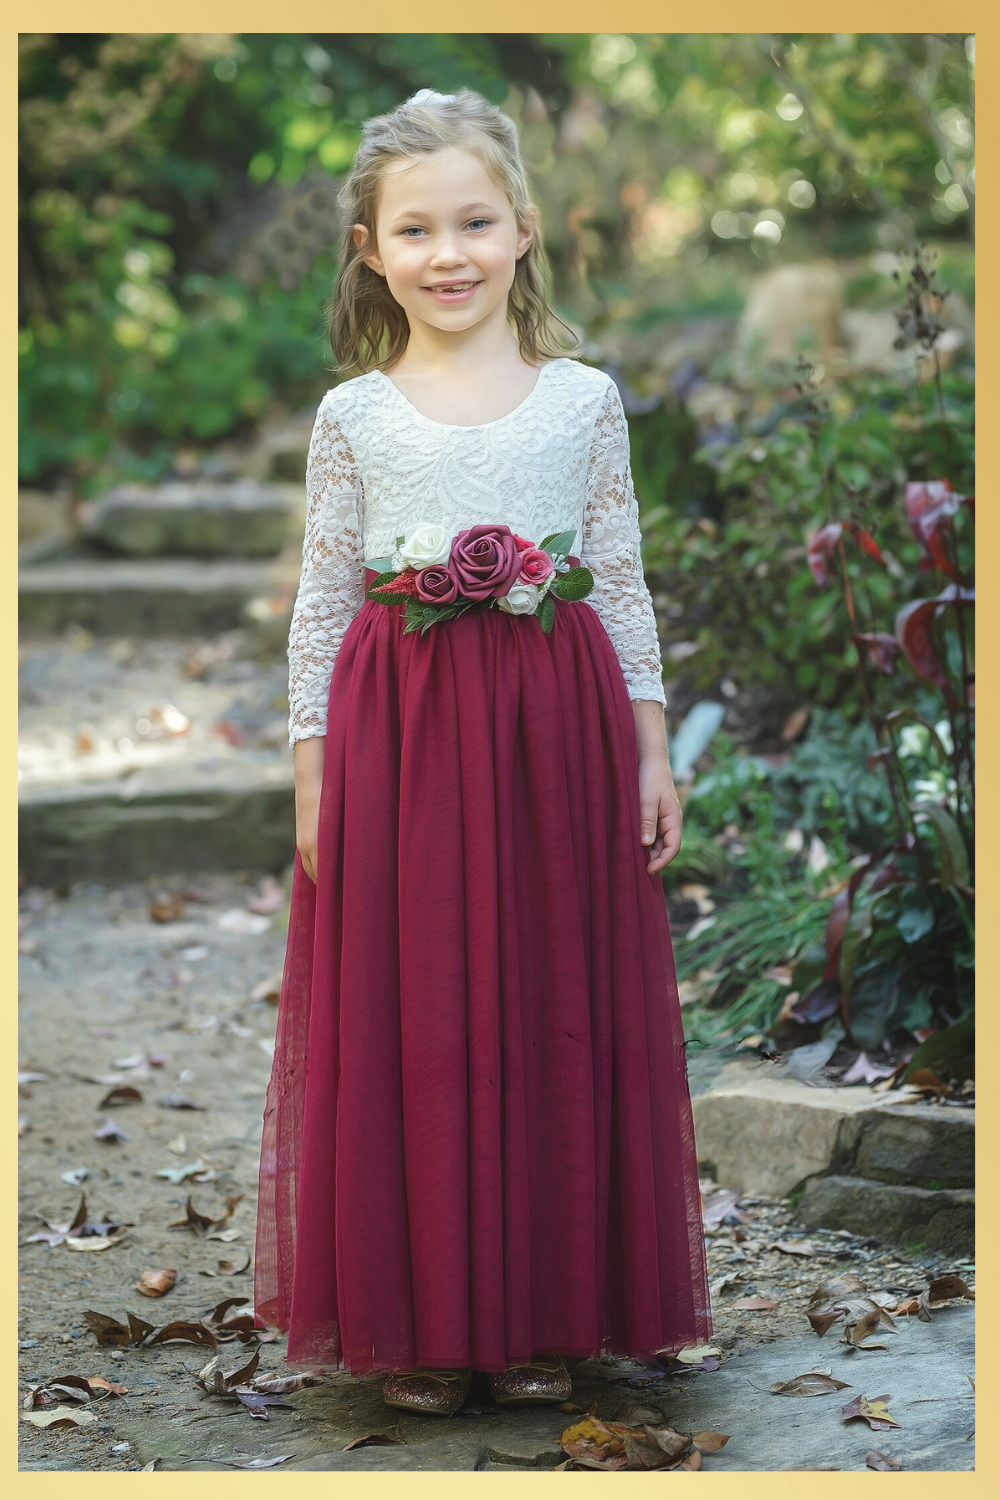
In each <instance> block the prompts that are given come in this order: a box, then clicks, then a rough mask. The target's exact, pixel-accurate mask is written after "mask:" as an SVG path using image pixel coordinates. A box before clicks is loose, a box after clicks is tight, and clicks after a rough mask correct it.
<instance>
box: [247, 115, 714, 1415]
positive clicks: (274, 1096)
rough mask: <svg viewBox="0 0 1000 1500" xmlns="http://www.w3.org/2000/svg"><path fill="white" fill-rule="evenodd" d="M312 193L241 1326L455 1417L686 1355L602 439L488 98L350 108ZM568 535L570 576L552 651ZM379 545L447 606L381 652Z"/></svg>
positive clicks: (663, 804)
mask: <svg viewBox="0 0 1000 1500" xmlns="http://www.w3.org/2000/svg"><path fill="white" fill-rule="evenodd" d="M341 204H342V207H343V208H344V210H345V213H346V220H347V224H348V228H347V231H346V234H345V241H344V248H343V256H342V261H341V266H340V271H339V274H338V278H337V284H336V288H335V291H334V294H333V298H332V303H331V308H332V317H331V341H332V345H333V349H334V353H335V355H336V357H337V360H338V366H339V368H340V370H341V371H350V372H358V371H360V372H362V373H360V374H359V373H355V374H354V376H353V378H350V379H347V380H345V381H343V382H341V383H340V384H339V385H337V386H336V387H335V388H334V389H333V390H331V391H330V392H328V394H327V395H326V397H325V398H324V399H323V401H322V403H321V404H320V408H319V413H318V416H317V418H316V425H315V428H314V431H313V436H312V443H311V448H310V454H309V463H308V474H307V485H308V496H309V504H308V520H307V524H306V535H305V547H304V561H303V568H302V579H301V584H300V588H299V593H298V598H297V602H296V606H295V612H294V616H293V621H292V628H291V637H290V645H289V662H290V669H291V671H290V690H289V698H290V704H291V739H292V742H293V744H294V756H295V798H296V824H297V845H298V852H297V856H296V863H295V874H294V882H293V890H292V907H291V920H290V925H289V934H288V949H287V954H286V960H285V970H284V979H283V985H282V994H281V1005H280V1012H279V1021H278V1035H277V1042H276V1048H275V1055H274V1067H273V1072H272V1076H271V1082H270V1087H269V1090H268V1096H267V1105H266V1113H265V1125H264V1140H263V1148H262V1152H261V1182H260V1187H261V1191H260V1208H259V1218H258V1231H257V1260H256V1294H257V1295H256V1307H257V1312H258V1315H259V1316H260V1317H261V1318H262V1319H264V1320H266V1321H267V1322H271V1323H276V1324H278V1325H279V1326H281V1327H283V1328H287V1329H288V1359H289V1361H290V1362H292V1363H293V1364H305V1363H308V1364H313V1365H315V1364H319V1365H324V1364H325V1365H333V1366H335V1367H337V1368H346V1369H348V1370H350V1371H351V1372H352V1373H353V1374H355V1375H363V1374H373V1375H374V1374H379V1375H383V1376H385V1377H386V1379H385V1384H384V1388H383V1394H384V1398H385V1399H386V1401H388V1402H390V1403H391V1404H392V1405H395V1406H403V1407H409V1408H413V1409H416V1410H422V1411H426V1412H436V1413H440V1414H444V1415H448V1414H451V1413H453V1412H454V1411H455V1410H456V1409H457V1408H458V1406H459V1405H461V1403H462V1401H463V1399H464V1397H465V1395H466V1392H467V1390H468V1385H469V1379H470V1376H471V1372H472V1371H473V1370H480V1371H483V1372H487V1373H489V1375H490V1381H491V1387H492V1393H493V1397H494V1399H495V1400H496V1401H497V1402H510V1403H513V1402H521V1401H533V1400H549V1401H564V1400H565V1399H566V1398H567V1397H568V1395H569V1394H570V1388H571V1387H570V1377H569V1375H568V1373H567V1367H566V1365H565V1363H564V1360H566V1359H569V1360H571V1361H574V1360H578V1359H581V1358H587V1357H589V1356H597V1355H601V1354H616V1355H621V1356H636V1357H645V1358H649V1357H650V1356H651V1355H653V1354H654V1353H657V1352H661V1351H676V1350H678V1349H680V1348H683V1347H684V1346H685V1345H690V1344H692V1343H696V1342H698V1341H700V1340H702V1339H704V1338H705V1337H706V1336H707V1335H708V1334H709V1332H710V1331H711V1322H710V1314H709V1300H708V1292H707V1287H706V1279H705V1266H704V1257H703V1248H702V1234H701V1213H700V1200H699V1192H698V1180H697V1167H696V1160H695V1148H694V1139H693V1132H692V1126H691V1110H690V1101H689V1095H688V1087H687V1079H686V1074H685V1065H684V1051H683V1032H682V1028H681V1020H680V1010H679V1004H678V997H677V987H676V983H675V978H674V968H673V958H672V953H671V946H670V935H669V930H668V924H667V913H666V905H665V901H664V895H663V888H662V884H661V880H660V872H661V870H662V869H663V867H664V866H665V865H666V864H667V863H668V862H669V861H670V860H671V859H672V858H673V857H674V855H675V854H676V852H677V850H678V848H679V845H680V836H681V815H680V809H679V805H678V802H677V797H676V794H675V791H674V787H673V781H672V778H671V774H670V768H669V762H668V757H667V745H666V734H665V727H664V715H663V705H664V701H665V699H664V693H663V687H662V680H661V664H660V653H659V648H658V645H657V637H656V626H655V620H654V615H653V610H652V603H651V599H650V595H649V591H648V589H647V588H646V585H645V582H644V579H643V574H642V564H641V560H640V550H639V549H640V533H639V527H638V510H637V506H636V501H635V496H634V493H633V488H632V479H631V473H630V468H629V448H628V433H627V428H626V425H625V418H624V413H623V410H622V404H621V400H620V397H619V395H618V390H617V387H616V386H615V385H614V383H613V382H612V381H611V379H610V378H609V377H608V376H607V375H605V374H604V373H603V372H602V371H600V370H596V369H592V368H589V367H588V366H586V365H583V364H580V363H579V362H578V361H577V360H575V359H573V358H569V357H568V356H566V355H565V354H564V353H563V352H562V351H563V350H564V349H565V348H566V347H567V344H566V342H565V332H568V330H567V329H566V325H565V324H560V322H559V320H558V319H557V318H556V317H555V315H554V313H553V312H552V309H551V307H550V305H549V303H548V300H547V297H546V292H545V285H546V276H545V272H546V268H545V262H544V258H543V252H542V247H541V242H540V239H539V233H538V228H537V222H536V220H537V211H536V209H535V207H534V205H533V204H532V203H531V202H530V199H529V195H528V188H527V183H526V179H525V174H524V169H523V166H522V163H521V159H520V154H519V149H518V141H517V133H516V129H515V127H514V125H513V123H512V121H511V120H510V119H509V118H507V117H506V116H505V115H504V114H502V113H501V112H500V111H499V110H498V109H496V108H495V107H494V106H492V105H490V104H489V103H487V101H486V100H485V99H483V98H482V97H481V96H480V95H478V94H476V93H474V92H472V91H471V90H469V89H461V90H460V91H459V92H458V93H457V94H447V95H443V94H436V93H433V92H432V91H431V90H426V89H422V90H420V92H419V93H417V94H415V95H414V96H413V97H412V98H411V99H409V100H407V101H406V103H405V104H403V105H401V106H400V107H399V108H398V109H395V110H393V111H392V112H391V113H390V114H386V115H381V116H378V117H377V118H374V119H371V120H369V121H368V122H367V124H366V125H365V127H364V131H363V133H362V140H361V145H360V148H359V150H358V154H357V157H356V160H355V162H354V165H353V167H352V169H351V172H350V174H349V176H348V178H347V181H346V183H345V185H344V187H343V190H342V194H341ZM560 329H561V330H563V331H564V335H563V340H562V341H561V340H560ZM563 533H571V534H572V536H573V538H574V540H573V542H572V544H570V545H568V546H566V547H565V549H564V550H565V551H566V552H567V553H573V554H574V555H573V556H572V557H571V558H569V559H568V560H569V562H570V563H571V564H575V563H577V562H579V563H580V564H581V565H582V566H583V567H584V568H588V569H589V570H590V572H591V574H592V575H593V589H592V592H591V593H590V594H589V595H588V596H587V597H583V598H579V597H578V598H576V599H567V598H563V597H556V598H554V599H550V600H549V622H548V623H549V628H547V629H546V628H543V623H542V622H543V619H544V618H545V616H544V613H536V609H539V608H540V605H539V600H540V599H541V595H542V587H541V584H544V583H545V578H544V576H543V575H544V574H545V573H546V570H548V572H550V573H551V571H552V567H553V564H552V563H551V562H550V561H549V559H548V556H547V555H546V556H543V557H541V558H539V556H538V549H539V544H540V543H542V542H543V541H545V540H549V541H550V542H551V539H552V537H553V536H555V535H556V534H563ZM400 538H402V542H400V540H399V539H400ZM555 550H558V549H555ZM376 559H377V560H378V563H377V567H376V568H374V569H373V568H371V567H366V562H368V563H370V562H373V561H375V560H376ZM386 559H391V561H392V566H393V568H394V569H395V571H397V572H398V571H399V570H400V569H402V568H403V567H404V565H405V564H409V565H410V567H411V568H417V569H419V568H422V567H423V566H424V565H425V564H430V563H441V564H443V565H447V564H449V559H450V565H451V571H450V572H449V571H448V570H447V569H446V568H443V567H437V568H436V569H435V573H436V574H437V575H442V574H443V576H438V577H437V582H436V585H435V588H436V590H437V596H438V597H439V598H444V597H445V595H446V593H447V591H448V590H449V589H451V590H452V592H454V589H453V579H454V577H459V578H460V579H461V580H463V581H464V588H465V589H466V590H472V594H473V595H476V597H477V598H478V603H476V604H474V605H473V606H472V607H470V608H466V609H464V610H462V611H461V612H458V613H453V614H452V615H451V617H448V618H442V619H440V620H437V621H436V622H435V623H434V624H433V625H432V626H431V627H430V628H428V629H426V630H419V629H416V630H415V629H410V630H406V629H405V614H404V607H403V605H402V604H400V603H396V604H395V605H393V606H391V607H390V606H388V605H386V604H384V603H382V602H380V601H379V600H378V599H377V598H376V597H369V596H368V593H367V590H368V588H370V587H371V585H372V583H373V581H374V579H375V577H376V576H377V573H378V572H379V571H382V570H385V569H386V566H387V564H386ZM522 559H524V561H523V562H522ZM557 561H559V562H560V563H561V566H562V568H563V569H565V566H566V562H565V561H563V560H561V559H557ZM477 569H478V571H477ZM410 576H411V579H412V577H413V574H412V573H411V575H410ZM430 576H431V575H430V571H428V579H430ZM575 576H576V577H578V578H579V577H581V576H584V575H580V574H577V575H575ZM539 580H541V584H540V582H539ZM548 581H549V583H551V581H552V580H551V579H549V580H548ZM477 582H479V583H481V584H482V588H480V589H479V590H478V594H476V590H475V588H474V585H475V584H476V583H477ZM442 588H443V589H444V590H445V594H442V593H441V589H442ZM429 589H430V584H429V583H428V590H429ZM556 592H557V595H558V590H557V591H556ZM470 596H472V595H470ZM397 597H398V596H397ZM552 606H554V608H553V607H552Z"/></svg>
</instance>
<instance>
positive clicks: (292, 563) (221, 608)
mask: <svg viewBox="0 0 1000 1500" xmlns="http://www.w3.org/2000/svg"><path fill="white" fill-rule="evenodd" d="M298 569H299V563H298V561H297V560H296V558H295V557H294V556H292V557H289V556H287V555H286V556H284V557H282V558H278V559H277V560H275V561H273V562H256V561H250V560H225V561H211V562H210V561H204V560H201V559H193V558H192V559H177V558H148V559H125V558H108V559H106V560H105V559H98V558H93V557H70V558H66V559H60V560H58V561H48V562H38V563H34V564H30V563H29V564H28V565H27V566H23V567H22V568H21V569H20V574H19V579H18V601H19V603H18V613H19V618H20V623H21V626H22V628H25V629H32V630H38V631H53V632H58V631H62V630H65V629H66V628H67V627H68V626H71V625H77V626H80V627H81V628H82V629H84V630H89V631H93V632H96V633H97V634H101V635H115V634H118V635H183V634H192V635H196V634H209V633H212V632H217V631H223V630H231V629H233V628H235V627H236V626H238V625H240V624H243V623H245V621H246V615H247V610H248V608H251V607H252V606H253V605H254V603H255V602H256V601H258V600H260V601H276V602H275V603H274V605H273V609H274V612H275V613H277V614H283V615H284V616H285V617H287V614H288V612H289V611H290V608H291V602H292V600H293V598H294V594H295V589H296V587H297V582H298ZM262 607H263V606H262Z"/></svg>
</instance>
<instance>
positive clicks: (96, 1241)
mask: <svg viewBox="0 0 1000 1500" xmlns="http://www.w3.org/2000/svg"><path fill="white" fill-rule="evenodd" d="M121 1238H122V1236H121V1235H115V1236H114V1237H111V1236H106V1235H102V1234H89V1235H87V1236H85V1237H83V1238H78V1237H77V1236H76V1235H73V1234H68V1235H67V1236H66V1239H65V1241H64V1243H65V1245H66V1249H67V1250H83V1251H93V1250H98V1251H99V1250H110V1249H111V1246H112V1245H117V1244H118V1243H119V1241H120V1240H121Z"/></svg>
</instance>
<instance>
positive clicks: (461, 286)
mask: <svg viewBox="0 0 1000 1500" xmlns="http://www.w3.org/2000/svg"><path fill="white" fill-rule="evenodd" d="M474 285H475V282H473V281H453V282H449V283H448V285H447V286H439V287H438V291H439V292H465V291H468V289H469V287H470V286H474Z"/></svg>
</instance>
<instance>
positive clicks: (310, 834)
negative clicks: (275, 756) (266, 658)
mask: <svg viewBox="0 0 1000 1500" xmlns="http://www.w3.org/2000/svg"><path fill="white" fill-rule="evenodd" d="M332 394H333V393H331V395H330V396H327V397H326V398H325V400H324V401H323V403H322V404H321V406H320V409H319V412H318V414H317V416H316V422H315V425H314V427H313V432H312V438H311V441H310V444H309V460H308V464H307V467H306V492H307V508H306V529H305V538H304V541H303V545H302V574H301V578H300V580H299V589H298V594H297V595H296V599H295V608H294V610H293V611H292V622H291V627H290V630H289V635H288V704H289V724H288V737H289V742H290V743H291V744H292V746H293V747H294V749H293V754H294V760H295V829H296V845H297V847H298V850H299V853H300V855H301V858H302V863H303V866H304V867H305V869H306V873H307V874H308V875H309V876H310V878H311V879H313V880H315V878H316V830H317V826H318V819H319V794H320V788H321V786H322V780H323V751H324V747H325V743H326V740H325V736H326V709H327V698H328V696H329V692H330V677H331V674H332V672H333V664H334V660H335V659H336V655H337V652H338V650H339V649H340V643H341V641H342V639H343V636H344V632H345V630H346V629H347V627H348V625H349V624H350V623H351V621H352V620H353V618H354V616H355V615H356V614H357V612H358V610H359V609H360V608H361V606H362V604H363V603H364V579H365V570H364V538H363V526H362V516H363V488H362V484H361V478H360V475H359V473H358V468H357V464H356V463H355V461H354V456H353V454H352V453H351V449H350V445H349V443H348V441H347V438H346V437H345V435H344V433H343V431H342V429H341V427H340V424H339V422H338V421H337V419H336V415H335V410H334V407H333V403H332V400H331V397H332Z"/></svg>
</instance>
